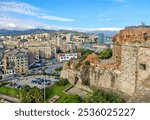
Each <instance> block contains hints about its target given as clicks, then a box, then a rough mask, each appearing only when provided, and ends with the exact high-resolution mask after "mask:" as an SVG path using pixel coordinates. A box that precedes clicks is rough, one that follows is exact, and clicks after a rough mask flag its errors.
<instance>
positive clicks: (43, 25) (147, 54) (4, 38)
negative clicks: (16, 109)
mask: <svg viewBox="0 0 150 120" xmlns="http://www.w3.org/2000/svg"><path fill="white" fill-rule="evenodd" d="M43 1H44V2H45V3H44V2H43ZM43 1H42V2H41V1H40V2H36V1H35V0H31V1H29V0H18V1H15V0H13V1H11V0H10V1H9V0H8V1H5V0H4V1H3V0H2V1H1V2H0V102H1V103H149V102H150V74H149V71H150V68H149V66H150V62H149V61H150V44H149V43H150V21H149V18H148V17H149V16H146V15H145V14H144V13H145V11H148V6H147V4H148V3H150V2H149V1H148V0H143V1H144V2H143V1H139V2H137V3H135V1H134V0H133V1H132V2H129V0H106V1H107V2H106V1H104V0H95V1H92V0H88V1H87V3H85V0H83V1H79V0H76V1H75V0H69V1H68V0H56V1H57V2H56V1H53V2H52V1H50V2H48V1H47V0H43ZM46 3H47V4H46ZM84 4H85V5H86V6H87V7H85V6H84ZM102 4H105V5H106V7H109V8H110V10H106V11H105V12H106V14H104V13H103V12H104V9H106V8H105V7H104V6H103V5H102ZM60 5H62V8H63V9H60V7H59V6H60ZM71 5H73V8H74V9H72V8H71ZM112 5H114V6H115V7H117V6H120V7H119V8H118V10H121V11H122V14H121V15H122V18H118V19H116V18H115V17H116V16H117V15H118V14H119V13H118V10H117V9H116V8H114V7H112ZM140 5H143V6H144V8H143V6H142V8H143V10H141V11H140V12H138V11H137V9H136V7H138V6H140ZM75 6H76V7H75ZM89 6H91V7H92V8H89ZM82 7H83V8H82ZM99 7H100V8H99ZM77 8H78V9H77ZM56 9H57V10H56ZM79 9H80V10H79ZM97 9H99V10H97ZM54 10H55V12H54ZM68 10H70V11H68ZM111 10H112V11H111ZM79 11H81V13H78V12H79ZM85 11H88V12H89V14H91V15H88V13H87V12H85ZM110 11H111V12H113V13H112V14H110V13H111V12H110ZM71 12H72V13H73V14H71ZM96 12H97V14H96ZM92 13H93V14H92ZM127 13H130V14H127ZM133 13H134V15H133V16H132V14H133ZM147 13H148V12H147ZM55 14H56V15H55ZM138 14H139V16H140V15H143V14H144V15H143V18H142V19H141V17H139V16H138ZM124 15H126V18H125V17H124ZM60 16H61V17H60ZM62 16H64V17H62ZM134 17H135V20H133V19H134ZM95 18H96V19H97V20H95ZM129 18H130V19H131V21H129V20H128V19H129ZM114 19H115V20H114ZM83 20H85V21H83ZM117 20H118V21H117ZM142 21H144V22H142ZM92 23H93V24H92Z"/></svg>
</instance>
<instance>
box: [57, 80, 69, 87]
mask: <svg viewBox="0 0 150 120" xmlns="http://www.w3.org/2000/svg"><path fill="white" fill-rule="evenodd" d="M68 83H69V82H68V80H67V79H61V80H59V81H57V82H56V83H55V84H56V85H57V86H65V85H67V84H68Z"/></svg>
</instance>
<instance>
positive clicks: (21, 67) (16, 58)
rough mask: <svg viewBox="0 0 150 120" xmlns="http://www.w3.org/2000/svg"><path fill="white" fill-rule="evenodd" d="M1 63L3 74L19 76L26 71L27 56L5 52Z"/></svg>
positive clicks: (21, 53) (23, 53)
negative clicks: (2, 64)
mask: <svg viewBox="0 0 150 120" xmlns="http://www.w3.org/2000/svg"><path fill="white" fill-rule="evenodd" d="M3 61H4V74H21V73H26V72H27V71H28V55H27V53H25V52H18V51H10V52H7V53H5V55H4V59H3Z"/></svg>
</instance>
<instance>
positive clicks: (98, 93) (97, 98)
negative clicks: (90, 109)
mask: <svg viewBox="0 0 150 120" xmlns="http://www.w3.org/2000/svg"><path fill="white" fill-rule="evenodd" d="M84 102H87V103H122V102H124V100H123V99H121V97H119V96H118V95H117V94H116V93H114V92H106V91H103V90H99V89H94V90H93V93H92V94H91V95H90V94H89V95H87V96H86V97H85V98H84Z"/></svg>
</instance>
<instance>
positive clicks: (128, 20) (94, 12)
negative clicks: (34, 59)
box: [0, 0, 150, 30]
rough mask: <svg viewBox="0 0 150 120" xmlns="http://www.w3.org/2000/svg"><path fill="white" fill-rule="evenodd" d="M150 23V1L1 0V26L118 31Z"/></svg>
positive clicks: (9, 27)
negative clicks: (130, 26)
mask: <svg viewBox="0 0 150 120" xmlns="http://www.w3.org/2000/svg"><path fill="white" fill-rule="evenodd" d="M142 21H143V22H145V23H146V24H149V25H150V0H1V1H0V28H6V29H32V28H46V29H72V30H74V29H76V30H118V29H120V28H124V27H125V26H129V25H139V24H141V22H142Z"/></svg>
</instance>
